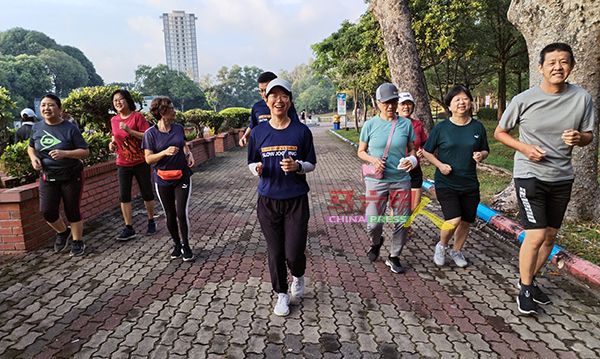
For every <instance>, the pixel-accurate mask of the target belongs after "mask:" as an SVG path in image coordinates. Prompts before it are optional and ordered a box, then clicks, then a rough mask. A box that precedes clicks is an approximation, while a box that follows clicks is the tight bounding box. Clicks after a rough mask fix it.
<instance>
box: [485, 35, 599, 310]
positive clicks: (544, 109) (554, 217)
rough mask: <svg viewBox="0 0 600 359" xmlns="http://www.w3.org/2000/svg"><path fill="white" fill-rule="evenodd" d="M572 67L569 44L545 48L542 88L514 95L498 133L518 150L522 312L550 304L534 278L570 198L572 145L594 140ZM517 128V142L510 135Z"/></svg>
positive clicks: (590, 112)
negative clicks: (571, 79) (522, 233)
mask: <svg viewBox="0 0 600 359" xmlns="http://www.w3.org/2000/svg"><path fill="white" fill-rule="evenodd" d="M574 66H575V58H574V56H573V50H572V49H571V47H570V46H569V45H567V44H564V43H554V44H550V45H548V46H546V47H545V48H544V49H542V51H541V53H540V59H539V64H538V70H539V71H540V73H541V74H542V75H543V76H544V80H543V82H542V84H541V85H540V86H536V87H533V88H531V89H529V90H527V91H525V92H523V93H521V94H519V95H517V96H515V98H514V99H513V101H512V102H511V104H510V105H509V106H508V108H507V109H506V111H505V112H504V114H503V115H502V119H501V120H500V122H499V123H498V127H497V128H496V131H495V133H494V137H495V138H496V139H497V140H498V141H500V142H502V143H503V144H505V145H506V146H508V147H511V148H513V149H515V150H516V153H515V165H514V170H513V177H514V180H515V188H516V192H517V198H518V201H519V207H520V215H521V220H522V222H523V227H524V228H525V239H524V240H523V244H522V245H521V250H520V253H519V272H520V275H521V280H520V281H519V287H520V288H521V292H520V293H519V296H518V297H517V304H518V309H519V311H520V312H521V313H524V314H537V307H536V303H537V304H548V303H550V298H549V297H548V296H547V295H546V294H545V293H544V292H542V290H541V289H540V288H539V287H538V285H537V283H536V282H535V275H536V274H537V273H538V272H539V270H540V268H541V267H542V266H543V265H544V263H545V262H546V260H547V258H548V257H549V256H550V253H551V252H552V249H553V247H554V241H555V239H556V234H557V233H558V228H560V226H561V224H562V220H563V217H564V214H565V211H566V209H567V205H568V203H569V200H570V198H571V187H572V184H573V178H574V177H573V167H572V165H571V153H572V151H573V147H574V146H586V145H587V144H589V143H590V142H591V141H592V139H593V135H592V131H593V128H594V104H593V102H592V96H591V95H590V94H589V93H587V92H586V91H585V90H583V89H581V88H579V87H577V86H574V85H571V84H569V83H567V82H566V80H567V78H568V77H569V73H570V72H571V70H573V67H574ZM517 125H519V139H518V140H517V139H514V138H513V137H512V136H511V135H510V131H511V130H512V129H513V128H515V127H516V126H517Z"/></svg>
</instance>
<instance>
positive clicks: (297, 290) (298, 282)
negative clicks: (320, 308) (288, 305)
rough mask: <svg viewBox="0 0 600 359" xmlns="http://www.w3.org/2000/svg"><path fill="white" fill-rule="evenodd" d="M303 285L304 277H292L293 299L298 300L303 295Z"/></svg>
mask: <svg viewBox="0 0 600 359" xmlns="http://www.w3.org/2000/svg"><path fill="white" fill-rule="evenodd" d="M304 289H305V284H304V276H302V277H294V280H293V281H292V296H293V297H294V298H300V297H302V295H303V294H304Z"/></svg>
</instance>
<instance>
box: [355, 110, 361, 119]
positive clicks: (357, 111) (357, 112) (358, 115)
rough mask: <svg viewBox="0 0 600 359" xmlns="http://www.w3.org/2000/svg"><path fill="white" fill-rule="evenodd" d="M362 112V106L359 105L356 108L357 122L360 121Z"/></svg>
mask: <svg viewBox="0 0 600 359" xmlns="http://www.w3.org/2000/svg"><path fill="white" fill-rule="evenodd" d="M360 114H361V112H360V107H359V108H357V109H356V121H357V122H360Z"/></svg>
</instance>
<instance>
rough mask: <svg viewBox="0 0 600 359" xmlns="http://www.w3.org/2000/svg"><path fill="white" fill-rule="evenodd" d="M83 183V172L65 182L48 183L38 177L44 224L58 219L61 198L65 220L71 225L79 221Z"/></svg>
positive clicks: (80, 217)
mask: <svg viewBox="0 0 600 359" xmlns="http://www.w3.org/2000/svg"><path fill="white" fill-rule="evenodd" d="M83 182H84V178H83V171H81V172H79V174H78V175H74V176H73V177H71V178H70V179H68V180H66V181H56V182H48V181H44V180H43V178H41V177H40V187H39V189H40V212H42V214H43V215H44V219H45V220H46V222H48V223H54V222H56V221H58V219H59V218H60V213H59V208H60V200H61V198H62V200H63V204H64V209H65V214H66V216H67V220H69V222H71V223H74V222H79V221H81V219H82V216H81V196H82V194H83Z"/></svg>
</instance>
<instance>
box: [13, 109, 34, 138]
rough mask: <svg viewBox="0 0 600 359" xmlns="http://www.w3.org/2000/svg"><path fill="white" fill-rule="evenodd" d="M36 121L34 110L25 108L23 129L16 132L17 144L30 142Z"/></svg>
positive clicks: (22, 112) (22, 114) (22, 121)
mask: <svg viewBox="0 0 600 359" xmlns="http://www.w3.org/2000/svg"><path fill="white" fill-rule="evenodd" d="M35 121H36V116H35V112H33V110H32V109H30V108H24V109H23V111H21V127H19V128H18V129H17V131H16V132H15V143H19V142H25V141H29V138H30V137H31V130H32V128H33V125H34V124H35Z"/></svg>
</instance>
